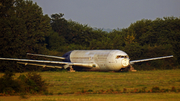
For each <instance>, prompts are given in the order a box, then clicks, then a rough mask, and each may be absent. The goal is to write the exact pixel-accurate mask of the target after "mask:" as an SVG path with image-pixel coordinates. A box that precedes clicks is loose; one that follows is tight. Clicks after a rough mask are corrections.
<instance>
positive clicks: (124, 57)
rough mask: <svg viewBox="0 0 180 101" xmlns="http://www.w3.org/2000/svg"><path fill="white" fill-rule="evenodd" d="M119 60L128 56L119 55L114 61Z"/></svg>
mask: <svg viewBox="0 0 180 101" xmlns="http://www.w3.org/2000/svg"><path fill="white" fill-rule="evenodd" d="M119 58H128V56H121V55H118V56H116V59H119Z"/></svg>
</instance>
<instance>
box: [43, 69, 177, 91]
mask: <svg viewBox="0 0 180 101" xmlns="http://www.w3.org/2000/svg"><path fill="white" fill-rule="evenodd" d="M40 74H41V75H42V77H43V78H44V79H45V80H46V81H47V82H48V83H50V87H49V91H50V92H53V93H55V94H56V93H71V92H78V91H82V90H92V91H97V90H108V89H113V90H123V89H124V88H127V89H142V88H144V87H146V89H151V88H152V87H155V86H157V87H159V88H164V89H171V87H176V88H180V70H157V71H137V72H124V73H114V72H75V73H69V72H41V73H40Z"/></svg>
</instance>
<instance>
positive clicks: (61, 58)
mask: <svg viewBox="0 0 180 101" xmlns="http://www.w3.org/2000/svg"><path fill="white" fill-rule="evenodd" d="M27 55H33V56H41V57H48V58H56V59H60V60H65V58H64V57H59V56H52V55H43V54H32V53H27Z"/></svg>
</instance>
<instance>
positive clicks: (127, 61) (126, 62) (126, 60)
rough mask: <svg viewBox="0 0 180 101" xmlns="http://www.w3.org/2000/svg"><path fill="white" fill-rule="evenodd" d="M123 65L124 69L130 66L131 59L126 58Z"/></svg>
mask: <svg viewBox="0 0 180 101" xmlns="http://www.w3.org/2000/svg"><path fill="white" fill-rule="evenodd" d="M122 65H123V66H124V67H127V66H128V65H129V59H127V58H125V59H122Z"/></svg>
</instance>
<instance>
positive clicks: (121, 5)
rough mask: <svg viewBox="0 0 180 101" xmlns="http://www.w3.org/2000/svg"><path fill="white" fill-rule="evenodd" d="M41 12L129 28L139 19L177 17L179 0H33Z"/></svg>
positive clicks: (110, 26)
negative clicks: (61, 14)
mask: <svg viewBox="0 0 180 101" xmlns="http://www.w3.org/2000/svg"><path fill="white" fill-rule="evenodd" d="M32 1H33V2H37V4H38V5H39V6H40V7H41V8H42V10H43V14H48V15H49V17H50V16H51V15H52V14H56V13H57V14H59V13H63V14H64V18H65V19H66V20H72V21H75V22H78V23H80V24H85V25H89V26H91V27H93V28H94V27H96V28H110V29H116V28H120V29H121V28H128V27H129V26H130V25H131V23H135V22H136V21H138V20H142V19H151V20H155V19H156V18H163V17H171V16H174V17H178V18H179V17H180V6H179V5H180V0H32Z"/></svg>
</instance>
